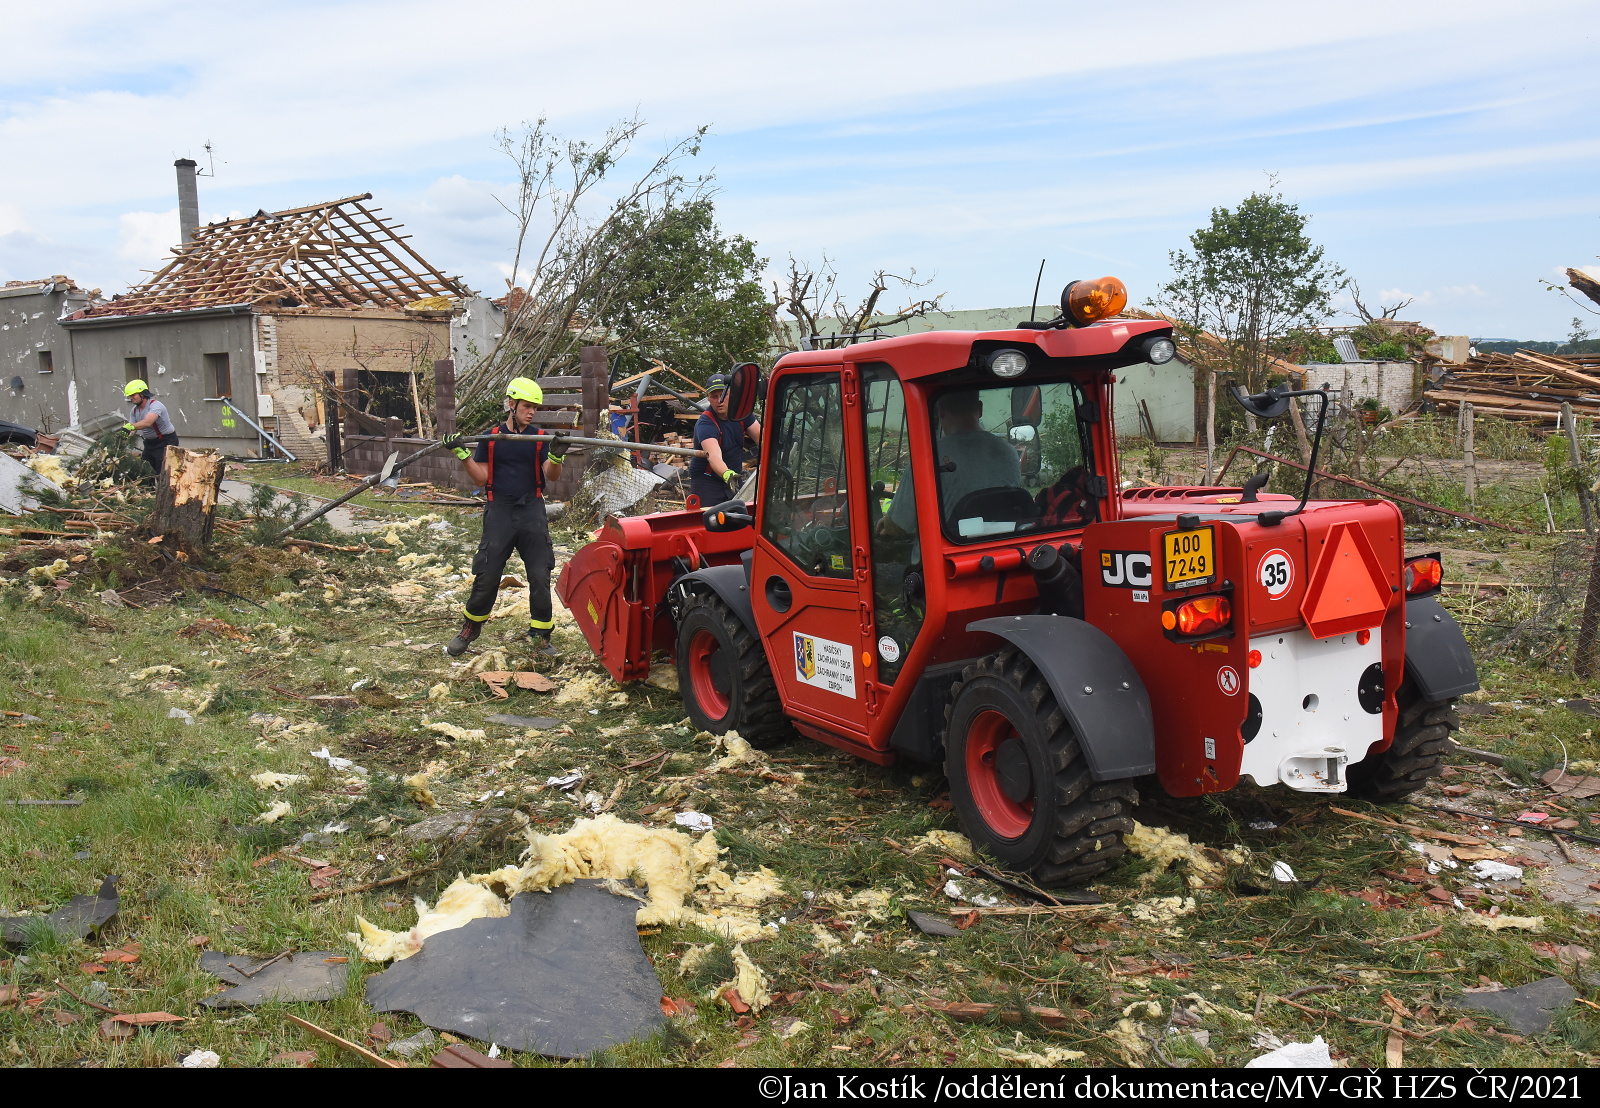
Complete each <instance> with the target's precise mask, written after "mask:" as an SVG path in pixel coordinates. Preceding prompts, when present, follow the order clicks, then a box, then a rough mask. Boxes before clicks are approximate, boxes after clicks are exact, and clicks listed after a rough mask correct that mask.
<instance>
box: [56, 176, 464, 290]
mask: <svg viewBox="0 0 1600 1108" xmlns="http://www.w3.org/2000/svg"><path fill="white" fill-rule="evenodd" d="M371 199H372V194H371V193H363V194H361V195H360V196H350V197H346V198H345V199H343V200H334V201H332V202H330V203H326V204H314V205H312V206H310V207H307V208H294V209H291V210H289V211H285V212H270V213H268V212H257V213H256V214H255V215H253V216H249V217H247V218H245V219H231V220H228V221H227V222H225V223H212V224H210V225H208V226H204V227H201V228H199V229H198V230H196V231H195V234H194V240H193V241H192V242H190V243H188V244H186V245H184V246H182V247H179V248H178V251H177V256H176V257H175V258H173V260H172V261H171V262H169V263H168V264H167V266H166V267H165V268H163V269H162V270H161V271H160V272H158V273H157V274H156V275H155V276H154V277H152V278H150V280H149V281H146V282H145V283H144V284H143V285H140V286H139V287H138V288H135V289H132V290H131V291H129V292H127V293H125V294H123V295H122V296H120V297H117V298H115V299H113V300H111V301H110V302H108V303H106V304H103V305H101V306H99V307H96V308H91V309H89V310H88V311H87V312H85V313H84V314H85V315H91V316H96V315H145V314H147V313H151V312H176V311H185V310H189V309H194V308H210V307H217V306H220V305H223V304H261V303H263V302H267V303H270V304H271V305H272V306H275V307H276V306H280V305H279V304H278V302H279V301H285V300H288V301H291V303H288V304H283V305H281V306H283V307H305V308H312V309H315V308H346V309H349V308H387V309H399V308H404V307H405V306H406V305H407V304H410V303H412V302H413V301H416V300H421V299H424V298H426V297H430V296H462V295H465V294H466V292H467V289H466V287H465V286H464V285H463V284H462V283H461V281H460V279H459V278H454V277H446V276H445V275H444V274H443V273H440V272H439V271H438V270H437V269H435V268H434V267H433V266H432V265H430V264H429V263H428V262H427V261H426V260H425V259H424V258H423V257H422V255H420V254H418V253H417V252H416V251H415V250H413V249H412V248H411V247H410V246H409V245H408V244H407V242H406V240H407V239H408V238H410V236H409V235H402V234H399V233H398V231H399V228H400V225H399V224H397V223H390V222H389V221H388V220H386V219H384V218H383V217H382V216H381V215H379V214H378V213H379V212H381V211H382V209H381V208H369V207H367V206H366V204H365V203H364V201H367V200H371Z"/></svg>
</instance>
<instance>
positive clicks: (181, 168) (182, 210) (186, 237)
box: [172, 158, 200, 242]
mask: <svg viewBox="0 0 1600 1108" xmlns="http://www.w3.org/2000/svg"><path fill="white" fill-rule="evenodd" d="M172 164H173V166H175V167H176V168H177V170H178V226H179V227H180V228H181V229H182V231H183V241H184V242H192V241H194V232H195V229H196V228H198V227H199V226H200V191H199V189H198V187H197V186H196V183H195V177H194V171H195V168H196V165H195V163H194V162H192V161H190V160H189V159H188V158H179V159H178V160H177V161H175V162H173V163H172Z"/></svg>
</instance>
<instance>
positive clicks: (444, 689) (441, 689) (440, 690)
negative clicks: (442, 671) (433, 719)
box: [428, 681, 450, 700]
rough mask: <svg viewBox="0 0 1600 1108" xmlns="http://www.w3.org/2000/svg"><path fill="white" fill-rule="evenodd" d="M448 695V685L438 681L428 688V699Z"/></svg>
mask: <svg viewBox="0 0 1600 1108" xmlns="http://www.w3.org/2000/svg"><path fill="white" fill-rule="evenodd" d="M449 695H450V686H449V685H447V684H445V683H444V682H443V681H440V682H439V683H438V684H437V685H435V686H433V687H432V688H431V689H429V690H428V699H429V700H443V699H445V698H446V697H448V696H449Z"/></svg>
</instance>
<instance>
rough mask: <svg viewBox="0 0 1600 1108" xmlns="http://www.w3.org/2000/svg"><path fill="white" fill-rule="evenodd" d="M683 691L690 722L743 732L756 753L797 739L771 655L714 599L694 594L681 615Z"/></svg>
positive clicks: (714, 730) (710, 728)
mask: <svg viewBox="0 0 1600 1108" xmlns="http://www.w3.org/2000/svg"><path fill="white" fill-rule="evenodd" d="M677 654H678V657H677V663H678V689H679V691H680V692H681V694H682V696H683V703H684V706H685V707H687V708H688V709H689V719H690V720H691V721H692V722H693V723H694V725H695V726H696V727H698V728H700V729H701V730H704V731H710V732H711V733H712V734H713V735H721V734H724V733H726V732H728V731H737V732H739V736H740V737H741V738H743V739H744V740H745V741H746V742H748V743H749V744H750V745H751V746H755V747H770V746H776V745H778V744H779V743H782V742H786V741H788V740H789V739H791V738H793V737H794V729H793V728H792V727H790V725H789V720H788V717H786V716H785V715H784V714H783V701H782V700H781V699H780V698H779V696H778V687H777V684H776V683H775V682H774V681H773V679H772V667H771V666H770V665H768V664H767V655H766V651H765V650H763V649H762V647H761V643H760V642H758V641H757V640H756V638H755V636H754V635H752V634H750V632H749V631H748V630H746V629H745V626H744V624H743V623H742V622H741V621H740V620H739V617H738V616H737V615H735V614H734V612H733V610H732V609H731V608H729V607H728V606H727V604H725V603H723V601H722V600H721V598H720V597H717V596H716V595H714V594H706V593H694V594H690V595H689V596H688V597H687V598H686V599H685V600H684V602H683V605H682V607H681V608H680V609H679V613H678V641H677Z"/></svg>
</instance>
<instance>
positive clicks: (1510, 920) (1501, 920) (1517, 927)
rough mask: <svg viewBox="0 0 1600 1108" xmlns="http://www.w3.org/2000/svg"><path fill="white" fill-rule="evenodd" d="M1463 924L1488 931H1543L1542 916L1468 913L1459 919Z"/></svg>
mask: <svg viewBox="0 0 1600 1108" xmlns="http://www.w3.org/2000/svg"><path fill="white" fill-rule="evenodd" d="M1461 921H1462V922H1463V923H1470V924H1472V925H1473V926H1474V927H1487V928H1488V929H1489V930H1490V931H1543V930H1544V917H1543V916H1480V915H1478V914H1477V913H1475V912H1473V913H1468V914H1467V915H1464V916H1462V917H1461Z"/></svg>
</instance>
